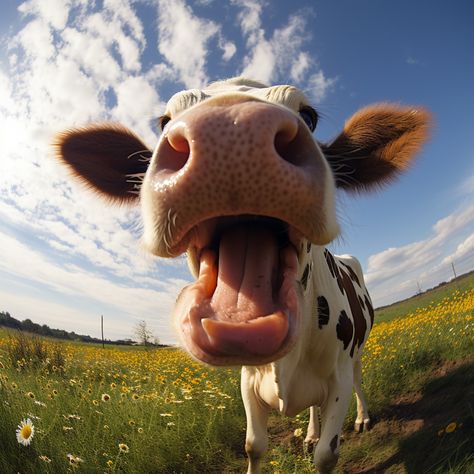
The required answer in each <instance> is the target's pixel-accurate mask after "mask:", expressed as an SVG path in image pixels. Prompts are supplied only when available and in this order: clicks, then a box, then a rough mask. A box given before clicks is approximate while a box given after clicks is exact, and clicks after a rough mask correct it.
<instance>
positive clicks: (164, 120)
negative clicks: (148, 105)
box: [158, 115, 171, 131]
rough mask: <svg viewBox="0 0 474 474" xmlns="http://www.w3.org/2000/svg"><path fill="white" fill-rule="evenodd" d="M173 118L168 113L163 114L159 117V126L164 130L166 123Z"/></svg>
mask: <svg viewBox="0 0 474 474" xmlns="http://www.w3.org/2000/svg"><path fill="white" fill-rule="evenodd" d="M170 120H171V117H168V115H162V116H161V117H159V118H158V126H159V127H160V130H161V131H163V129H164V128H165V127H166V124H167V123H168V122H169V121H170Z"/></svg>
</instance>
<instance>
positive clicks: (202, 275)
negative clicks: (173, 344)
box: [174, 216, 300, 365]
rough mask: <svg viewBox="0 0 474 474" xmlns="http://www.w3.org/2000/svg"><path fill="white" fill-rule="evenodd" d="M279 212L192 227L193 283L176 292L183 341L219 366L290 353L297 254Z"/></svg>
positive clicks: (294, 324)
mask: <svg viewBox="0 0 474 474" xmlns="http://www.w3.org/2000/svg"><path fill="white" fill-rule="evenodd" d="M290 233H291V232H290V231H289V226H288V225H287V224H286V223H284V222H282V221H280V220H278V219H274V218H267V217H258V216H238V217H221V218H215V219H210V220H208V221H205V222H203V223H201V224H199V225H198V226H197V227H196V228H195V229H194V230H193V237H192V238H191V246H190V249H189V251H188V252H189V256H190V259H191V264H192V265H193V266H194V267H195V268H196V269H198V271H197V273H198V278H197V280H196V282H195V283H193V284H191V285H189V286H187V287H186V288H185V289H184V290H183V291H182V293H181V295H180V296H179V298H178V301H177V303H176V307H175V315H174V316H175V321H176V322H177V325H178V332H179V334H180V336H181V340H182V342H183V343H184V345H185V347H186V348H187V349H188V350H189V351H190V352H191V353H192V354H193V355H194V356H195V357H196V358H198V359H199V360H201V361H203V362H207V363H210V364H213V365H242V364H244V365H260V364H265V363H268V362H271V361H274V360H276V359H278V358H280V357H282V356H283V355H285V354H286V353H287V352H288V351H289V350H290V349H291V347H292V346H293V343H294V340H295V339H296V338H295V335H296V333H297V330H298V326H299V319H300V318H299V314H298V313H299V311H298V298H297V288H298V285H297V284H296V280H297V269H298V254H297V250H296V248H297V247H296V246H295V243H294V242H292V240H291V238H290Z"/></svg>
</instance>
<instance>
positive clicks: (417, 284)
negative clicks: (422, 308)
mask: <svg viewBox="0 0 474 474" xmlns="http://www.w3.org/2000/svg"><path fill="white" fill-rule="evenodd" d="M416 286H417V287H418V296H420V295H421V286H420V282H419V281H417V282H416Z"/></svg>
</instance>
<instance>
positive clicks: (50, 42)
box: [0, 0, 474, 342]
mask: <svg viewBox="0 0 474 474" xmlns="http://www.w3.org/2000/svg"><path fill="white" fill-rule="evenodd" d="M473 17H474V4H473V3H472V2H471V1H470V0H464V1H456V2H445V1H419V2H412V1H409V0H402V1H398V2H393V1H385V0H382V1H379V2H373V1H368V0H359V1H343V0H335V1H331V2H323V1H309V0H307V1H303V0H300V1H292V2H276V1H266V2H265V1H262V0H233V1H217V0H201V1H197V0H196V1H191V0H186V1H185V0H173V1H171V0H155V1H152V0H148V1H146V0H144V1H126V0H108V1H99V0H97V1H95V2H92V1H88V0H69V1H63V0H30V1H27V2H15V1H9V2H4V3H2V14H1V16H0V124H1V127H0V156H1V160H0V310H3V311H9V312H10V313H11V314H12V315H13V316H15V317H17V318H19V319H25V318H31V319H33V320H34V321H36V322H39V323H46V324H49V325H50V326H52V327H60V328H65V329H68V330H74V331H76V332H78V333H87V334H91V335H93V336H98V335H99V318H100V315H101V314H104V318H105V326H106V327H105V329H106V336H107V337H109V338H119V337H130V336H131V334H132V328H133V326H134V324H135V323H136V322H137V321H138V320H140V319H145V320H146V321H147V322H148V323H149V325H150V326H151V327H152V328H153V330H154V332H155V334H156V335H157V336H159V337H160V338H161V340H162V341H164V342H174V340H175V339H174V335H173V329H172V323H171V321H170V311H171V308H172V305H173V302H174V299H175V297H176V295H177V294H178V291H179V289H180V288H181V287H182V286H183V285H184V284H186V283H187V282H188V281H190V279H191V277H190V275H189V273H188V271H187V268H186V265H185V261H184V259H182V258H181V259H177V260H173V261H171V260H158V259H154V258H152V257H149V256H147V255H146V254H145V253H144V252H143V251H142V250H140V246H139V239H140V223H139V222H140V220H139V214H138V211H137V210H136V209H127V208H112V209H110V208H108V207H107V206H106V205H104V204H103V203H101V202H97V200H96V198H95V197H94V196H93V195H91V194H89V193H87V192H84V190H83V189H81V188H80V187H79V186H77V185H76V184H74V183H70V182H69V181H68V180H67V176H66V173H65V171H64V170H62V169H61V168H60V167H59V166H58V165H57V164H56V163H55V162H54V160H53V159H52V158H51V148H50V145H49V144H50V143H51V139H52V137H53V136H54V133H55V132H57V131H58V130H61V129H62V128H66V127H71V126H77V125H81V124H84V123H87V122H90V121H100V120H115V121H120V122H122V123H124V124H125V125H127V126H129V127H131V128H132V129H134V130H135V131H136V132H137V133H139V134H140V135H142V137H143V138H144V139H145V141H146V142H147V143H148V144H149V145H150V146H153V145H154V143H155V142H156V136H157V131H156V128H155V126H154V119H155V118H156V117H157V116H159V115H160V114H161V112H162V111H163V109H164V105H165V103H166V100H167V98H169V96H170V95H171V94H173V93H174V92H177V91H179V90H181V89H184V88H189V87H200V86H203V85H205V84H206V83H207V82H209V81H213V80H216V79H222V78H225V77H229V76H234V75H239V74H245V75H247V76H250V77H252V78H254V79H259V80H262V81H264V82H268V83H275V84H276V83H280V84H282V83H292V84H294V85H297V86H299V87H300V88H302V89H303V90H305V92H306V93H307V95H308V96H309V97H310V98H311V99H312V101H313V103H314V105H315V106H316V108H318V110H319V111H320V112H321V114H322V117H323V118H322V120H321V122H320V124H319V125H318V129H317V131H316V136H317V138H318V139H319V140H322V141H328V140H330V139H331V138H332V137H334V136H335V135H336V134H337V133H338V131H339V130H340V128H341V127H342V125H343V123H344V121H345V120H346V119H347V118H349V117H350V115H351V114H353V113H354V112H355V111H356V110H357V109H358V108H360V107H362V106H364V105H367V104H370V103H372V102H378V101H394V102H400V103H404V104H417V105H423V106H425V107H426V108H428V109H429V110H430V111H431V112H432V114H433V117H434V124H435V125H434V128H433V131H432V137H431V140H430V142H429V143H428V144H427V145H426V147H425V148H424V150H423V152H422V153H421V154H420V156H419V157H418V160H417V162H416V164H415V165H414V166H413V168H412V169H411V170H410V171H409V172H408V173H407V174H406V175H405V176H403V177H402V179H400V181H398V182H397V183H396V184H394V185H392V186H391V187H389V188H387V189H385V190H384V191H382V192H378V193H375V194H371V195H368V196H347V195H341V196H338V215H339V217H340V221H341V224H342V228H343V232H342V236H341V237H340V238H339V239H338V240H337V241H335V242H334V243H333V244H332V245H331V250H332V251H334V252H336V253H351V254H353V255H356V256H357V257H358V258H359V259H360V260H361V263H362V265H363V267H364V270H365V272H366V278H367V282H368V286H369V289H370V291H371V293H372V296H373V299H374V302H375V304H376V305H381V304H386V303H390V302H392V301H395V300H397V299H400V298H402V297H406V296H410V295H412V294H413V293H415V292H416V290H417V285H418V284H419V285H420V286H421V288H423V289H426V288H428V287H430V286H433V285H435V284H437V283H439V282H440V281H445V280H449V279H450V278H451V277H452V268H451V262H454V265H455V268H456V270H457V272H458V273H462V272H465V271H468V270H471V269H473V268H474V199H473V197H474V160H473V144H472V143H473V142H472V135H473V132H474V115H473V113H472V109H473V105H474V93H473V86H472V85H473V84H474V60H473V56H472V45H473V44H474V28H473V27H472V18H473Z"/></svg>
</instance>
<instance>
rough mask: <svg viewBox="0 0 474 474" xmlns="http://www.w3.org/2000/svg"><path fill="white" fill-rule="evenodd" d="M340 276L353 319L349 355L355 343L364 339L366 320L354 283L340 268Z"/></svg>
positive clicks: (360, 342) (358, 344)
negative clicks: (352, 334) (352, 333)
mask: <svg viewBox="0 0 474 474" xmlns="http://www.w3.org/2000/svg"><path fill="white" fill-rule="evenodd" d="M340 274H341V278H342V285H343V287H344V290H345V292H346V296H347V300H348V301H349V306H350V307H351V313H352V317H353V319H354V340H353V341H352V347H351V357H352V356H353V355H354V349H355V346H356V344H357V346H358V347H360V346H361V345H362V343H363V342H364V339H365V333H366V331H367V322H366V320H365V317H364V312H363V311H362V307H361V304H360V302H359V298H358V296H357V292H356V291H355V288H354V284H353V283H352V281H351V279H350V277H349V275H348V274H347V273H346V272H345V271H344V270H342V269H341V271H340Z"/></svg>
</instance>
